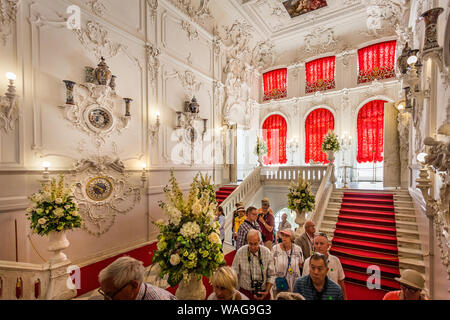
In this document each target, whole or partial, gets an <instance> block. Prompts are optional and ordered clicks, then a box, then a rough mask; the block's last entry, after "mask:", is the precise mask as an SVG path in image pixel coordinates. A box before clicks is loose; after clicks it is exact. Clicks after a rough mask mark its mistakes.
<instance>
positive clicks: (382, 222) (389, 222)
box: [338, 214, 395, 228]
mask: <svg viewBox="0 0 450 320" xmlns="http://www.w3.org/2000/svg"><path fill="white" fill-rule="evenodd" d="M338 221H343V222H353V223H364V224H368V225H379V226H388V227H391V226H392V227H394V228H395V219H382V218H372V217H357V216H350V215H344V214H340V215H339V218H338Z"/></svg>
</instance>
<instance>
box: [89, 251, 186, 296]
mask: <svg viewBox="0 0 450 320" xmlns="http://www.w3.org/2000/svg"><path fill="white" fill-rule="evenodd" d="M144 274H145V269H144V266H143V263H142V262H141V261H139V260H136V259H133V258H131V257H121V258H119V259H117V260H116V261H114V262H113V263H111V264H110V265H109V266H107V267H106V268H105V269H103V270H102V271H100V273H99V275H98V280H99V282H100V289H98V292H99V293H100V294H101V295H102V296H103V297H104V298H105V300H177V298H176V297H175V296H174V295H173V294H171V293H170V292H168V291H166V290H164V289H161V288H158V287H155V286H153V285H151V284H149V283H144Z"/></svg>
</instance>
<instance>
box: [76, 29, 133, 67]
mask: <svg viewBox="0 0 450 320" xmlns="http://www.w3.org/2000/svg"><path fill="white" fill-rule="evenodd" d="M73 31H74V32H75V34H76V35H77V37H78V40H79V41H80V42H81V44H82V45H83V46H84V47H85V48H86V49H87V50H88V51H90V52H91V53H92V54H94V55H95V56H96V57H97V58H98V59H100V57H105V58H112V57H115V56H116V55H117V54H118V53H119V51H121V50H124V49H126V48H127V47H126V46H124V45H123V44H120V43H117V42H113V41H111V40H110V39H109V38H108V31H107V30H106V29H105V28H104V27H103V26H102V25H100V24H99V23H97V22H95V21H88V22H87V23H86V26H85V27H84V28H81V29H80V30H76V29H74V30H73Z"/></svg>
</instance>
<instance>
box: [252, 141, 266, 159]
mask: <svg viewBox="0 0 450 320" xmlns="http://www.w3.org/2000/svg"><path fill="white" fill-rule="evenodd" d="M267 152H268V151H267V144H266V142H265V141H264V140H263V139H260V138H259V137H256V146H255V150H254V151H253V153H254V154H255V155H256V156H258V157H259V156H265V155H266V154H267Z"/></svg>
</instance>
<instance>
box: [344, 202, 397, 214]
mask: <svg viewBox="0 0 450 320" xmlns="http://www.w3.org/2000/svg"><path fill="white" fill-rule="evenodd" d="M341 208H345V209H347V208H348V209H354V210H365V211H366V210H372V211H375V210H376V211H388V212H393V211H394V204H392V205H379V204H369V203H365V204H361V203H352V202H347V201H346V200H344V201H343V202H342V204H341Z"/></svg>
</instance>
